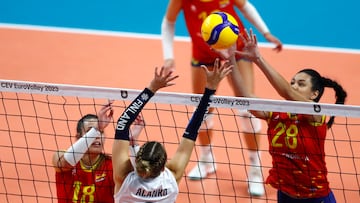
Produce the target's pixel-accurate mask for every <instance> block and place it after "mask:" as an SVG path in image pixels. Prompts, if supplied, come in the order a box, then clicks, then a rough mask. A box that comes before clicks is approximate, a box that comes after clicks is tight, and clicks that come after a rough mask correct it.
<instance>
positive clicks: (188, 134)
mask: <svg viewBox="0 0 360 203" xmlns="http://www.w3.org/2000/svg"><path fill="white" fill-rule="evenodd" d="M215 91H216V90H211V89H208V88H205V92H204V94H203V96H202V97H201V100H200V103H199V105H198V107H197V109H196V111H195V113H194V114H193V116H192V117H191V119H190V121H189V124H188V125H187V127H186V130H185V132H184V134H183V137H184V138H187V139H190V140H193V141H196V138H197V135H198V131H199V129H200V126H201V123H202V122H203V119H204V115H205V113H206V112H207V110H208V107H209V103H210V102H211V99H210V97H211V96H212V95H213V94H215Z"/></svg>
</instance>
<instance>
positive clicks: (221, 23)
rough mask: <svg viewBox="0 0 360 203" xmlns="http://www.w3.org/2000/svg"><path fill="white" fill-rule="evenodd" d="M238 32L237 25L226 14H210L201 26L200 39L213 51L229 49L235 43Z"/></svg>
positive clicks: (230, 16) (231, 17) (232, 18)
mask: <svg viewBox="0 0 360 203" xmlns="http://www.w3.org/2000/svg"><path fill="white" fill-rule="evenodd" d="M239 32H240V30H239V24H238V23H237V22H236V20H235V18H234V17H233V16H232V15H230V14H228V13H226V12H214V13H211V14H210V15H208V16H207V17H206V18H205V20H204V22H203V23H202V25H201V36H202V38H203V39H204V41H205V42H206V43H207V44H208V45H210V46H211V47H212V48H214V49H227V48H229V47H231V46H232V45H233V44H234V43H236V41H237V39H238V36H239Z"/></svg>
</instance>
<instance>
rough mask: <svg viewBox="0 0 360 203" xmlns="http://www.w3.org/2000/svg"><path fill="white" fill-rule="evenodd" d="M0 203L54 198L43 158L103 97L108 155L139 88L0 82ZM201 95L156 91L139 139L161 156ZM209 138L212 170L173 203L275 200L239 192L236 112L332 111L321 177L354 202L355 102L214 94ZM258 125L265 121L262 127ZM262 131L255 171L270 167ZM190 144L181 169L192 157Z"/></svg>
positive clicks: (242, 186) (357, 164)
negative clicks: (108, 109)
mask: <svg viewBox="0 0 360 203" xmlns="http://www.w3.org/2000/svg"><path fill="white" fill-rule="evenodd" d="M0 91H1V92H0V93H1V94H0V99H1V100H0V132H1V139H0V140H1V141H0V158H1V159H0V160H1V162H0V185H1V186H0V202H57V195H56V186H55V170H54V168H53V164H52V161H51V157H52V155H53V153H54V152H55V151H57V150H64V149H67V148H68V147H69V146H70V145H71V144H72V143H74V141H75V138H74V137H75V133H76V123H77V121H78V119H79V118H80V117H82V116H83V115H85V114H88V113H96V112H97V111H98V110H99V109H100V107H101V105H103V104H104V103H106V102H107V100H109V99H111V100H115V103H114V109H115V113H114V123H113V126H112V127H108V128H107V129H106V131H105V133H106V141H105V147H104V150H105V152H107V153H110V152H111V146H112V141H113V135H114V128H115V121H116V120H117V118H118V117H119V116H120V114H121V113H122V111H123V110H124V108H126V106H127V105H128V104H130V102H131V101H132V100H133V99H134V98H135V97H136V96H137V95H138V94H139V93H140V91H139V90H131V89H118V88H103V87H92V86H76V85H65V84H49V83H37V82H28V81H10V80H0ZM200 98H201V95H196V94H183V93H181V94H179V93H169V92H158V93H157V94H156V95H155V96H154V97H153V98H152V100H151V101H150V103H149V104H147V105H146V106H145V108H144V110H143V111H142V115H143V117H144V119H145V122H146V127H145V129H144V131H143V132H142V134H141V135H140V137H139V141H140V143H143V142H145V141H148V140H157V141H160V142H161V143H162V144H164V146H165V148H166V149H167V151H168V156H169V157H170V158H171V155H172V154H173V153H174V152H175V150H176V148H177V146H178V144H179V140H180V138H181V136H182V134H183V132H184V129H185V127H186V124H187V123H188V120H189V118H190V117H191V115H192V113H193V110H194V107H195V106H196V105H197V104H198V102H199V101H200ZM211 106H213V107H214V108H215V111H214V121H215V126H214V132H215V136H214V141H213V146H212V149H213V151H214V154H215V162H216V164H217V171H216V173H214V174H211V175H210V176H208V177H207V178H206V179H204V180H202V181H191V180H189V179H188V178H187V177H184V178H183V179H182V181H181V183H180V185H179V188H180V194H179V198H178V202H197V203H199V202H276V191H275V189H272V188H271V187H268V186H266V192H265V195H263V196H261V197H251V196H249V195H248V193H247V188H248V182H247V179H248V177H247V174H248V170H249V165H250V163H249V159H248V154H247V153H248V150H247V146H246V144H245V142H244V138H243V136H242V127H241V126H240V125H239V116H238V110H241V109H251V110H265V111H279V112H294V113H304V114H325V115H328V116H330V115H335V116H336V119H335V123H334V125H333V127H332V128H331V129H330V130H329V131H328V136H327V138H326V140H325V148H326V161H327V166H328V172H329V174H328V179H329V182H330V186H331V188H332V190H333V192H334V194H335V196H336V199H337V201H338V202H356V201H355V200H357V201H358V200H360V195H359V188H360V183H359V182H360V177H359V171H360V160H359V159H360V138H359V136H358V134H359V132H360V122H359V121H360V120H359V117H360V107H359V106H350V105H334V104H315V103H308V102H290V101H278V100H265V99H250V98H236V97H222V96H215V98H214V102H213V103H212V104H211ZM263 126H266V125H265V124H264V125H263ZM263 128H264V129H263V130H262V132H261V134H263V135H264V138H265V139H263V142H262V143H261V144H260V151H261V152H262V153H261V154H262V158H261V162H262V172H263V176H264V178H266V176H267V175H268V170H269V169H270V168H271V157H270V155H269V154H268V146H267V144H266V141H265V140H266V129H265V127H263ZM199 155H200V152H199V148H198V146H196V148H195V150H194V153H193V155H192V157H191V160H190V163H189V165H188V167H187V170H186V172H188V171H189V170H190V169H191V168H192V167H193V166H194V165H195V164H196V162H197V160H198V159H199ZM184 176H186V174H184Z"/></svg>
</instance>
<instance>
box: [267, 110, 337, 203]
mask: <svg viewBox="0 0 360 203" xmlns="http://www.w3.org/2000/svg"><path fill="white" fill-rule="evenodd" d="M326 132H327V126H326V122H325V116H323V117H322V121H321V122H320V123H315V122H310V121H309V120H308V119H307V118H305V117H304V115H299V114H297V115H294V114H290V113H275V112H274V113H271V116H270V118H269V120H268V132H267V133H268V139H269V151H270V154H271V156H272V168H271V169H270V171H269V176H268V178H267V180H266V183H268V184H270V185H272V186H273V187H275V188H277V189H279V190H281V191H283V192H285V193H287V194H289V195H291V196H293V197H296V198H317V197H323V196H326V195H328V194H329V192H330V188H329V182H328V180H327V168H326V163H325V150H324V145H325V137H326Z"/></svg>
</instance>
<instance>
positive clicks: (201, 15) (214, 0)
mask: <svg viewBox="0 0 360 203" xmlns="http://www.w3.org/2000/svg"><path fill="white" fill-rule="evenodd" d="M182 10H183V12H184V17H185V22H186V27H187V30H188V32H189V35H190V37H191V41H192V57H193V60H197V61H198V62H200V63H203V64H212V63H214V61H215V59H216V58H217V57H219V56H218V54H216V53H215V52H214V51H212V50H211V49H210V47H209V45H208V44H207V43H206V42H205V41H204V40H203V38H202V37H201V25H202V23H203V21H204V20H205V18H206V17H207V16H208V15H209V14H211V13H213V12H215V11H223V12H227V13H229V14H230V15H232V16H233V17H234V18H235V19H236V21H237V22H238V24H239V30H240V32H242V33H243V32H244V25H243V23H242V22H241V20H240V18H239V16H238V15H237V14H236V11H235V6H234V0H182ZM242 46H243V44H242V41H241V40H240V39H239V40H238V50H241V49H242Z"/></svg>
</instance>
